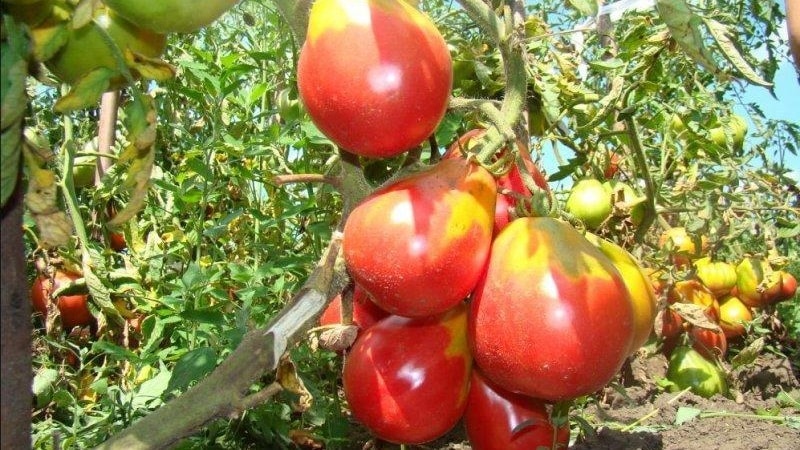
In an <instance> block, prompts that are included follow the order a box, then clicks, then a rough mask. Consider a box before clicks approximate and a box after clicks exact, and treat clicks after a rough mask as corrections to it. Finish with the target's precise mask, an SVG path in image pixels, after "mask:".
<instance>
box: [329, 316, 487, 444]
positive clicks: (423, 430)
mask: <svg viewBox="0 0 800 450" xmlns="http://www.w3.org/2000/svg"><path fill="white" fill-rule="evenodd" d="M466 327H467V310H466V307H465V306H463V305H461V306H458V307H456V308H455V309H453V310H452V311H449V312H447V313H445V314H444V315H438V316H429V317H425V318H415V319H412V318H405V317H400V316H390V317H387V318H386V319H383V320H381V321H380V322H378V323H376V324H375V325H373V326H372V327H370V328H369V329H367V330H366V331H364V332H363V333H362V334H361V335H360V336H359V337H358V338H357V339H356V342H355V344H353V347H352V349H351V351H350V353H349V354H348V357H347V359H346V360H345V364H344V371H343V374H342V381H343V386H344V393H345V398H346V399H347V403H348V405H349V407H350V410H351V411H352V413H353V417H355V418H356V419H357V420H358V421H359V422H361V423H362V424H363V425H364V426H366V427H367V428H368V429H369V430H370V431H371V432H372V433H374V434H375V435H376V436H378V437H379V438H381V439H384V440H387V441H391V442H396V443H406V444H419V443H423V442H427V441H430V440H433V439H436V438H437V437H439V436H441V435H443V434H445V433H446V432H447V431H449V430H450V429H451V428H453V426H455V424H456V422H458V420H459V419H460V418H461V416H462V414H463V412H464V408H465V406H466V401H467V392H468V387H469V377H470V371H471V363H472V358H471V357H470V353H469V348H468V346H467V338H466Z"/></svg>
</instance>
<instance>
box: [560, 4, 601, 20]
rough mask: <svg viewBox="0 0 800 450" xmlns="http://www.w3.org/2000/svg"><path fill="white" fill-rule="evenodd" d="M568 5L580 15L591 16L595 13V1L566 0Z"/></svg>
mask: <svg viewBox="0 0 800 450" xmlns="http://www.w3.org/2000/svg"><path fill="white" fill-rule="evenodd" d="M567 2H568V3H569V5H570V6H572V7H573V8H575V10H576V11H578V12H579V13H581V15H584V16H587V17H593V16H596V15H597V2H596V1H592V0H567Z"/></svg>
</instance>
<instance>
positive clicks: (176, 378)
mask: <svg viewBox="0 0 800 450" xmlns="http://www.w3.org/2000/svg"><path fill="white" fill-rule="evenodd" d="M216 366H217V351H216V350H214V349H213V348H211V347H200V348H196V349H194V350H192V351H190V352H189V353H186V354H185V355H183V357H181V359H179V360H178V362H177V364H175V369H174V370H173V371H172V377H170V379H169V385H168V386H167V391H168V392H172V391H175V390H181V391H182V390H184V389H185V388H187V387H189V385H190V384H192V383H193V382H195V381H197V380H199V379H201V378H203V377H204V376H206V375H207V374H209V373H210V372H211V371H212V370H214V367H216Z"/></svg>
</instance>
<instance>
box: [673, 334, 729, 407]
mask: <svg viewBox="0 0 800 450" xmlns="http://www.w3.org/2000/svg"><path fill="white" fill-rule="evenodd" d="M667 379H668V380H669V381H671V382H673V383H674V390H683V389H686V388H689V389H690V390H691V391H692V392H694V393H695V394H697V395H699V396H701V397H705V398H709V397H712V396H713V395H714V394H722V395H727V394H728V381H727V380H726V378H725V374H724V373H723V372H722V371H721V370H720V369H719V367H717V365H716V364H714V363H713V362H711V361H709V360H707V359H706V358H704V357H703V355H701V354H700V353H698V352H697V351H696V350H694V349H693V348H691V347H686V346H680V347H678V348H676V349H675V351H674V352H673V353H672V356H671V357H670V359H669V367H668V368H667Z"/></svg>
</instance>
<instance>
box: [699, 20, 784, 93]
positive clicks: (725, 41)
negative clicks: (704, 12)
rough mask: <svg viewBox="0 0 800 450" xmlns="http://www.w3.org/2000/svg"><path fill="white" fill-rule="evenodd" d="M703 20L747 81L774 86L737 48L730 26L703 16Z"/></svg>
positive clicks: (729, 59)
mask: <svg viewBox="0 0 800 450" xmlns="http://www.w3.org/2000/svg"><path fill="white" fill-rule="evenodd" d="M703 22H705V24H706V26H707V27H708V30H709V31H710V32H711V36H713V37H714V40H715V41H716V42H717V45H718V46H719V48H720V50H722V54H723V55H725V59H727V60H728V62H730V63H731V64H732V65H733V66H734V67H735V68H736V70H738V71H739V73H741V74H742V76H744V77H745V79H747V81H749V82H751V83H753V84H756V85H759V86H764V87H772V86H773V84H772V83H770V82H769V81H766V80H765V79H763V78H761V76H760V75H758V74H757V73H756V71H755V70H754V69H753V68H752V67H750V64H748V63H747V61H746V60H745V59H744V57H743V56H742V54H741V53H739V50H738V49H737V48H736V43H734V41H733V39H732V38H731V35H732V33H731V30H730V29H729V28H728V27H726V26H725V25H723V24H721V23H719V22H717V21H716V20H714V19H709V18H703Z"/></svg>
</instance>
